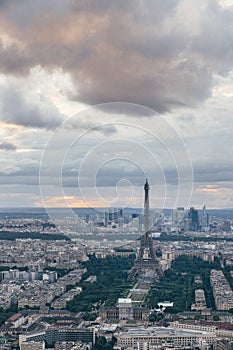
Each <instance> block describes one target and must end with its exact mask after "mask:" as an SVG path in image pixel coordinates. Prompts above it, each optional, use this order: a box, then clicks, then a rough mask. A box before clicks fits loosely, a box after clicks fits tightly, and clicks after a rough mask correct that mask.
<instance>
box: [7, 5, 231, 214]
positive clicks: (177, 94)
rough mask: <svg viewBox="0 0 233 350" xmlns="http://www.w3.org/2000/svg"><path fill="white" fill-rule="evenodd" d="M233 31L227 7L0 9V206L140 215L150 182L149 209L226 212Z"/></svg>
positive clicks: (229, 171) (105, 6)
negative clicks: (114, 209)
mask: <svg viewBox="0 0 233 350" xmlns="http://www.w3.org/2000/svg"><path fill="white" fill-rule="evenodd" d="M232 18H233V2H232V1H227V0H224V1H223V0H222V1H220V0H219V1H217V0H209V1H208V0H205V1H203V0H202V1H201V0H196V1H195V2H194V1H191V0H188V1H184V0H175V1H174V0H173V1H166V2H165V1H162V0H156V1H149V0H148V1H147V0H145V1H139V0H136V1H127V0H124V1H121V0H120V1H114V0H108V1H98V2H96V1H92V0H88V1H71V0H56V1H55V0H51V1H44V0H43V1H39V0H34V1H29V0H23V1H17V0H12V1H1V3H0V33H1V34H0V72H1V74H0V125H1V139H0V154H1V169H0V177H1V179H0V183H1V191H0V206H1V207H18V206H19V207H31V206H47V207H64V206H67V205H68V206H71V207H86V206H89V207H92V206H93V207H106V206H131V207H142V205H143V201H142V197H143V192H142V186H143V184H144V180H145V177H146V176H147V175H148V176H149V180H150V187H151V207H157V208H161V207H166V208H174V207H176V206H184V207H189V204H192V205H193V206H195V207H198V208H201V207H202V206H203V205H204V204H206V205H207V207H208V208H232V207H233V203H232V201H233V196H232V194H233V181H232V170H233V163H232V131H233V130H232V112H233V102H232V101H233V100H232V95H233V70H232V69H233V46H232V35H233V27H232ZM44 149H45V151H44ZM43 152H44V153H43ZM42 155H43V157H42ZM41 157H42V160H41ZM41 194H42V197H41Z"/></svg>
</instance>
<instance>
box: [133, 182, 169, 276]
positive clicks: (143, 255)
mask: <svg viewBox="0 0 233 350" xmlns="http://www.w3.org/2000/svg"><path fill="white" fill-rule="evenodd" d="M149 190H150V186H149V183H148V180H147V179H146V183H145V186H144V191H145V200H144V234H143V235H142V237H141V244H140V249H139V253H138V256H137V258H136V260H135V262H134V266H133V268H132V270H131V272H130V275H129V277H130V278H133V277H136V276H137V275H140V276H142V278H143V275H145V274H146V272H149V271H150V272H151V273H150V275H151V276H153V278H156V277H157V278H160V277H161V276H162V275H163V272H162V269H161V267H160V264H159V261H158V259H157V257H156V255H155V252H154V247H153V240H152V236H151V232H150V225H149V222H150V220H149V209H150V203H149Z"/></svg>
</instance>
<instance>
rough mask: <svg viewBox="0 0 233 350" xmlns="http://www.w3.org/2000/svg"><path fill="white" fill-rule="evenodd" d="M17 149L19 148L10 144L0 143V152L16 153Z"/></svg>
mask: <svg viewBox="0 0 233 350" xmlns="http://www.w3.org/2000/svg"><path fill="white" fill-rule="evenodd" d="M16 149H17V147H16V146H15V145H14V144H13V143H10V142H6V141H3V142H0V151H15V150H16Z"/></svg>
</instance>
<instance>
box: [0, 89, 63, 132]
mask: <svg viewBox="0 0 233 350" xmlns="http://www.w3.org/2000/svg"><path fill="white" fill-rule="evenodd" d="M0 110H1V116H0V119H1V120H2V121H4V122H5V123H9V124H17V125H22V126H26V127H33V128H45V129H54V128H56V127H57V126H58V125H59V124H60V123H61V122H62V120H63V116H62V115H61V114H60V112H59V110H58V109H57V108H56V107H55V105H53V104H52V103H51V102H49V101H44V100H40V101H36V100H35V101H34V100H33V98H31V99H30V101H29V100H28V99H27V98H26V96H25V94H24V93H23V92H22V91H21V90H20V89H19V88H18V87H17V86H13V85H12V86H10V85H9V86H7V87H2V89H1V92H0Z"/></svg>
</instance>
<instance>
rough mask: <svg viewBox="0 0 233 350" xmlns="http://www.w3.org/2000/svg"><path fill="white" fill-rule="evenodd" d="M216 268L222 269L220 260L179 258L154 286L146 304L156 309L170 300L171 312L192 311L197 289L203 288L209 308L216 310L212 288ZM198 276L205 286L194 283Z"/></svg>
mask: <svg viewBox="0 0 233 350" xmlns="http://www.w3.org/2000/svg"><path fill="white" fill-rule="evenodd" d="M215 268H220V264H219V261H218V260H215V261H214V262H212V263H210V262H207V261H203V260H202V259H200V258H198V257H188V256H185V255H182V256H180V257H178V258H177V259H175V260H174V261H173V263H172V266H171V269H169V270H167V271H165V273H164V276H163V277H162V278H161V279H160V280H159V281H156V282H155V283H154V284H153V285H152V288H151V289H150V292H149V294H148V297H147V300H146V303H147V304H148V305H149V306H150V307H155V306H156V305H157V303H158V302H161V301H165V300H168V301H173V302H174V307H173V308H167V311H169V312H173V313H177V312H181V311H185V310H190V307H191V304H192V303H193V302H194V297H195V289H197V288H202V289H204V291H205V295H206V302H207V306H208V307H212V308H215V304H214V297H213V293H212V288H211V287H210V270H211V269H215ZM196 275H201V277H202V281H203V284H199V285H197V284H195V283H194V278H195V276H196Z"/></svg>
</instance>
